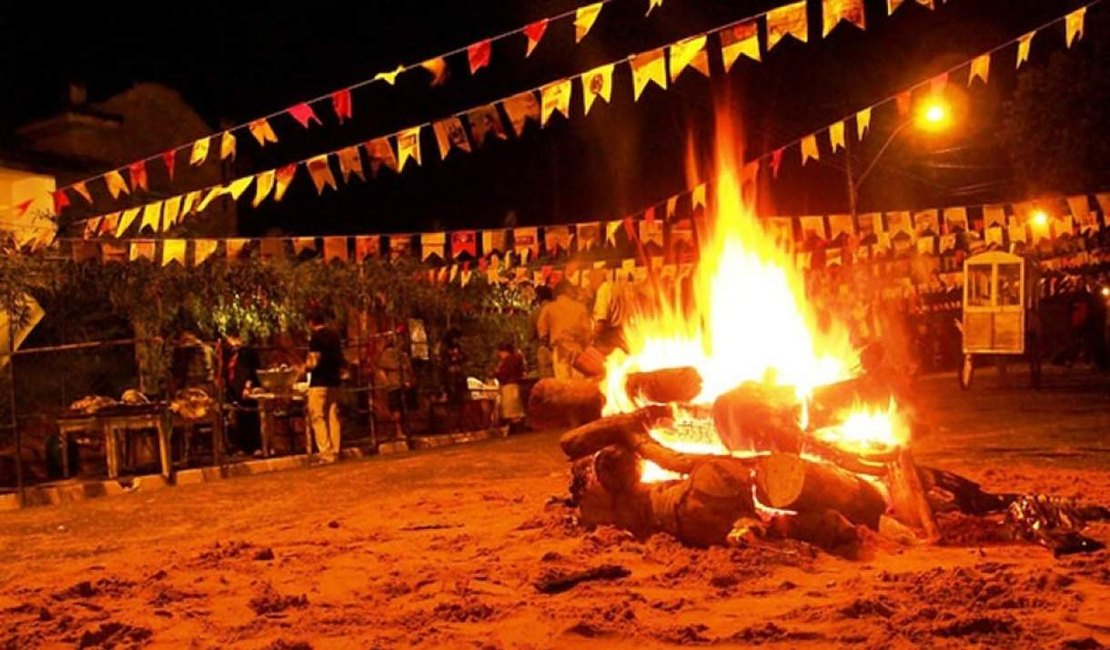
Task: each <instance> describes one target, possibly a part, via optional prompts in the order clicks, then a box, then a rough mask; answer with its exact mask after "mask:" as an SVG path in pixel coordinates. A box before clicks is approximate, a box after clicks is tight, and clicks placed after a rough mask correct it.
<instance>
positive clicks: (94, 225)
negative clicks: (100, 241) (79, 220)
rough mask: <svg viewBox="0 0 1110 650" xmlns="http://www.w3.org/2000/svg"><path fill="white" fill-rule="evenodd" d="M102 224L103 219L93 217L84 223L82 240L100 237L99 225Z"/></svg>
mask: <svg viewBox="0 0 1110 650" xmlns="http://www.w3.org/2000/svg"><path fill="white" fill-rule="evenodd" d="M103 222H104V217H93V218H92V219H89V220H87V221H85V229H84V230H83V231H82V233H81V237H82V238H84V239H92V238H93V237H97V236H98V235H100V224H101V223H103Z"/></svg>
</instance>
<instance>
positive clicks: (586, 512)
mask: <svg viewBox="0 0 1110 650" xmlns="http://www.w3.org/2000/svg"><path fill="white" fill-rule="evenodd" d="M629 456H632V454H631V452H629V451H628V450H626V449H624V448H622V447H609V448H606V449H605V450H603V451H602V452H601V453H598V454H597V455H595V456H591V457H587V458H582V459H581V460H579V461H578V462H576V463H575V464H574V466H573V468H572V477H573V478H572V481H571V499H572V501H573V502H574V504H575V505H577V506H578V516H579V521H580V522H581V523H582V524H583V525H584V526H586V527H588V528H593V527H595V526H602V525H612V526H619V527H620V528H623V529H625V530H627V531H629V532H631V533H632V534H633V535H636V536H637V537H646V536H648V535H650V534H651V532H652V530H653V528H652V516H651V503H650V500H649V497H648V492H647V490H646V489H645V488H644V486H642V485H641V484H640V482H639V468H638V463H637V464H636V466H634V467H635V470H634V474H633V473H632V472H631V471H630V468H629V465H628V457H629ZM632 460H633V461H635V460H636V459H635V458H634V457H633V458H632Z"/></svg>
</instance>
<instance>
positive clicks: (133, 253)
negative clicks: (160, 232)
mask: <svg viewBox="0 0 1110 650" xmlns="http://www.w3.org/2000/svg"><path fill="white" fill-rule="evenodd" d="M154 252H155V246H154V242H152V241H135V242H131V247H130V254H129V255H128V258H127V259H128V260H130V261H132V262H137V261H139V260H147V261H149V262H153V261H154Z"/></svg>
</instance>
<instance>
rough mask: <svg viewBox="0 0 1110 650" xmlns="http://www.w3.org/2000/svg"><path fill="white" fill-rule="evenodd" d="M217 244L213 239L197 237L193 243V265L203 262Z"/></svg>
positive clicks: (214, 249) (214, 250) (210, 255)
mask: <svg viewBox="0 0 1110 650" xmlns="http://www.w3.org/2000/svg"><path fill="white" fill-rule="evenodd" d="M218 244H219V242H218V241H216V240H215V239H198V240H196V241H195V242H194V244H193V266H200V265H201V264H204V262H205V260H207V259H208V258H209V257H212V254H213V253H215V252H216V246H217V245H218Z"/></svg>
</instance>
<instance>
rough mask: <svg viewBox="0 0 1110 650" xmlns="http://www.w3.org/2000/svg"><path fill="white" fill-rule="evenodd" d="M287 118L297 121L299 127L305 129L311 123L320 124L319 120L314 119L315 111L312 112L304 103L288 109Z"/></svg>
mask: <svg viewBox="0 0 1110 650" xmlns="http://www.w3.org/2000/svg"><path fill="white" fill-rule="evenodd" d="M289 116H290V117H292V118H293V119H294V120H297V124H300V125H301V127H302V128H305V129H307V128H308V127H309V125H310V124H312V123H313V122H316V123H317V124H320V123H321V122H320V118H318V117H316V111H314V110H312V107H311V106H309V105H308V104H306V103H304V102H302V103H300V104H297V105H296V106H293V107H290V109H289Z"/></svg>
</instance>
